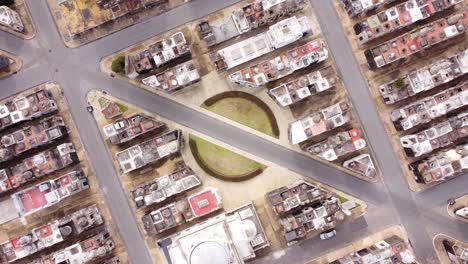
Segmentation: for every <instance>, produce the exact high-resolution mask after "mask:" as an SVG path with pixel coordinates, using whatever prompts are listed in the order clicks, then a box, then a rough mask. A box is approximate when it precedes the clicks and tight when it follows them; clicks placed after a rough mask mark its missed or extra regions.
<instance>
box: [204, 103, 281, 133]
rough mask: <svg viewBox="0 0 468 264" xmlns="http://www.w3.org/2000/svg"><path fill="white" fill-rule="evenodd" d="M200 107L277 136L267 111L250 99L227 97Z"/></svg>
mask: <svg viewBox="0 0 468 264" xmlns="http://www.w3.org/2000/svg"><path fill="white" fill-rule="evenodd" d="M202 107H203V108H205V109H208V110H210V111H212V112H214V113H216V114H219V115H221V116H224V117H226V118H229V119H231V120H232V121H235V122H237V123H240V124H242V125H245V126H248V127H250V128H253V129H255V130H257V131H260V132H262V133H264V134H267V135H269V136H272V137H278V136H276V135H275V134H274V133H273V127H272V124H271V123H270V119H269V118H268V115H267V113H266V112H265V111H264V110H263V109H262V108H261V107H259V106H258V105H257V104H256V103H255V102H253V101H251V100H248V99H245V98H240V97H227V98H221V99H220V100H218V101H217V102H215V103H213V104H211V105H209V106H207V105H205V104H203V105H202Z"/></svg>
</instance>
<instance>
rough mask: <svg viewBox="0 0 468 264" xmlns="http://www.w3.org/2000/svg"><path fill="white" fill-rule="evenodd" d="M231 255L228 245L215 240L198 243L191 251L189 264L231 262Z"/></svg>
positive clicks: (226, 263)
mask: <svg viewBox="0 0 468 264" xmlns="http://www.w3.org/2000/svg"><path fill="white" fill-rule="evenodd" d="M230 259H231V257H230V255H229V252H228V251H227V250H226V247H225V246H223V245H222V244H220V243H218V242H214V241H205V242H201V243H200V244H198V245H196V246H195V247H194V248H193V249H192V252H190V257H189V264H206V263H210V264H229V263H231V261H230Z"/></svg>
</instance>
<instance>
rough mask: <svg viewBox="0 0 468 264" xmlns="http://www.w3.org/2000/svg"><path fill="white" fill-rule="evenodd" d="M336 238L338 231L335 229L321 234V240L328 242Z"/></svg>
mask: <svg viewBox="0 0 468 264" xmlns="http://www.w3.org/2000/svg"><path fill="white" fill-rule="evenodd" d="M334 236H336V230H335V229H333V230H329V231H326V232H323V233H321V234H320V239H322V240H327V239H330V238H332V237H334Z"/></svg>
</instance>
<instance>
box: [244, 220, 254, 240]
mask: <svg viewBox="0 0 468 264" xmlns="http://www.w3.org/2000/svg"><path fill="white" fill-rule="evenodd" d="M242 229H243V231H244V233H245V235H246V237H247V239H248V240H249V241H252V240H254V239H255V237H256V236H257V227H256V226H255V223H254V222H253V221H252V220H248V219H247V220H244V221H242Z"/></svg>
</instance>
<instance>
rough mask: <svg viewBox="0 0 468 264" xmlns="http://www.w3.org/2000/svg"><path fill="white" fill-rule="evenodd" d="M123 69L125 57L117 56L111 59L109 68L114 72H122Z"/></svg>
mask: <svg viewBox="0 0 468 264" xmlns="http://www.w3.org/2000/svg"><path fill="white" fill-rule="evenodd" d="M124 69H125V57H124V56H119V57H117V58H116V59H115V60H113V61H112V65H111V70H112V71H113V72H115V73H123V72H124Z"/></svg>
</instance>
